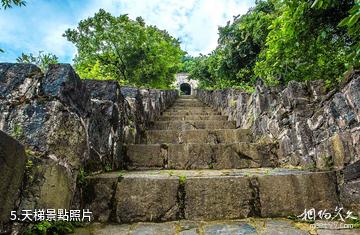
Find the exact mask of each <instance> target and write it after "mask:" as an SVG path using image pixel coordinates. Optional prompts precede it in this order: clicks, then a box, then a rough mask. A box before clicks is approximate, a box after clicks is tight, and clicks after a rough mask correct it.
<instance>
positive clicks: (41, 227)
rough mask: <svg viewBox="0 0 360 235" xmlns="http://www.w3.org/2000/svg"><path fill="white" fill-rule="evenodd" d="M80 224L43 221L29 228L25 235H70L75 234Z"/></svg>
mask: <svg viewBox="0 0 360 235" xmlns="http://www.w3.org/2000/svg"><path fill="white" fill-rule="evenodd" d="M80 226H82V224H81V223H80V222H69V221H47V220H44V221H41V222H39V223H37V224H34V225H32V226H31V227H30V228H28V229H27V230H26V231H25V232H24V234H25V235H39V234H44V235H45V234H47V235H50V234H54V235H55V234H69V233H73V232H74V229H75V227H80Z"/></svg>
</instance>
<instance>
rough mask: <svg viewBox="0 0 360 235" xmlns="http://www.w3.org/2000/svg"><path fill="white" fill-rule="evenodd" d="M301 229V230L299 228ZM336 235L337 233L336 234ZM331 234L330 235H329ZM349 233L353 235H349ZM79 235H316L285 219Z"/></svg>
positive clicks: (130, 227) (103, 227)
mask: <svg viewBox="0 0 360 235" xmlns="http://www.w3.org/2000/svg"><path fill="white" fill-rule="evenodd" d="M299 225H301V226H299ZM322 231H323V230H322V229H318V230H317V231H316V232H317V233H316V234H318V235H324V234H326V235H336V234H338V235H340V234H341V235H355V234H356V235H358V234H360V229H343V230H341V231H339V230H335V231H337V232H335V233H331V234H329V233H328V232H327V231H325V230H324V233H321V232H322ZM333 231H334V230H333ZM326 232H327V233H326ZM348 232H349V233H348ZM75 234H78V235H80V234H81V235H94V234H96V235H122V234H126V235H145V234H146V235H150V234H151V235H158V234H160V235H243V234H246V235H255V234H257V235H269V234H272V235H281V234H282V235H285V234H288V235H309V234H315V233H314V229H313V228H312V226H311V224H308V223H305V222H303V223H299V222H295V221H293V220H290V219H285V218H247V219H238V220H225V221H224V220H218V221H196V220H178V221H170V222H163V223H156V222H147V223H144V222H138V223H132V224H106V223H105V224H102V223H93V224H90V225H87V226H84V227H79V228H76V229H75Z"/></svg>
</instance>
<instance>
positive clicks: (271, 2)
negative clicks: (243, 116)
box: [190, 0, 360, 91]
mask: <svg viewBox="0 0 360 235" xmlns="http://www.w3.org/2000/svg"><path fill="white" fill-rule="evenodd" d="M359 9H360V7H359V0H356V2H354V1H353V0H296V1H295V0H263V1H256V6H255V7H254V8H253V9H250V10H249V12H248V13H246V14H244V15H242V16H240V17H239V16H237V17H234V20H233V22H228V23H227V25H226V26H224V27H220V28H219V41H218V42H219V45H218V47H217V48H216V49H215V50H214V51H213V52H212V53H210V54H209V55H207V56H204V55H200V56H199V57H196V58H192V60H193V61H194V62H195V64H196V65H195V66H192V67H191V70H190V76H191V77H192V78H193V79H197V80H199V83H200V86H201V87H203V88H210V89H213V88H225V87H237V88H243V89H245V90H248V91H251V90H252V86H253V85H254V83H255V81H256V80H257V78H262V79H264V80H265V81H266V82H267V84H269V85H276V84H280V83H286V82H288V81H290V80H300V81H304V80H313V79H324V80H325V81H326V83H327V84H328V86H333V85H336V84H337V83H338V82H339V80H340V79H341V77H342V75H343V73H344V72H345V71H346V70H347V69H349V68H357V67H359V56H360V44H359V35H360V31H359V25H360V24H359V23H358V22H359V18H360V10H359ZM344 27H347V29H348V30H347V31H346V29H345V28H344Z"/></svg>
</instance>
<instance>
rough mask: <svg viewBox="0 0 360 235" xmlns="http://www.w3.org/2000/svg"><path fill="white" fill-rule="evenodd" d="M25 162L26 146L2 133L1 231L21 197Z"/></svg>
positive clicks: (0, 172) (0, 145) (0, 136)
mask: <svg viewBox="0 0 360 235" xmlns="http://www.w3.org/2000/svg"><path fill="white" fill-rule="evenodd" d="M25 162H26V156H25V149H24V146H22V145H21V144H20V143H19V142H18V141H16V140H15V139H13V138H12V137H10V136H8V135H6V134H5V133H4V132H2V131H0V231H1V230H2V224H3V223H6V222H8V221H9V218H10V211H11V210H13V209H14V207H15V202H16V200H17V198H18V196H19V193H20V187H21V183H22V179H23V175H24V170H25Z"/></svg>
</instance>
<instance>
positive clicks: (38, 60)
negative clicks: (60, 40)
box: [16, 51, 58, 71]
mask: <svg viewBox="0 0 360 235" xmlns="http://www.w3.org/2000/svg"><path fill="white" fill-rule="evenodd" d="M16 61H17V62H18V63H30V64H36V65H37V66H39V68H40V69H41V70H42V71H47V70H48V67H49V65H50V64H56V63H58V57H57V56H56V55H54V54H52V53H43V51H39V54H38V55H37V56H34V55H33V54H32V53H30V54H24V53H22V54H21V56H19V57H18V58H17V59H16Z"/></svg>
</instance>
